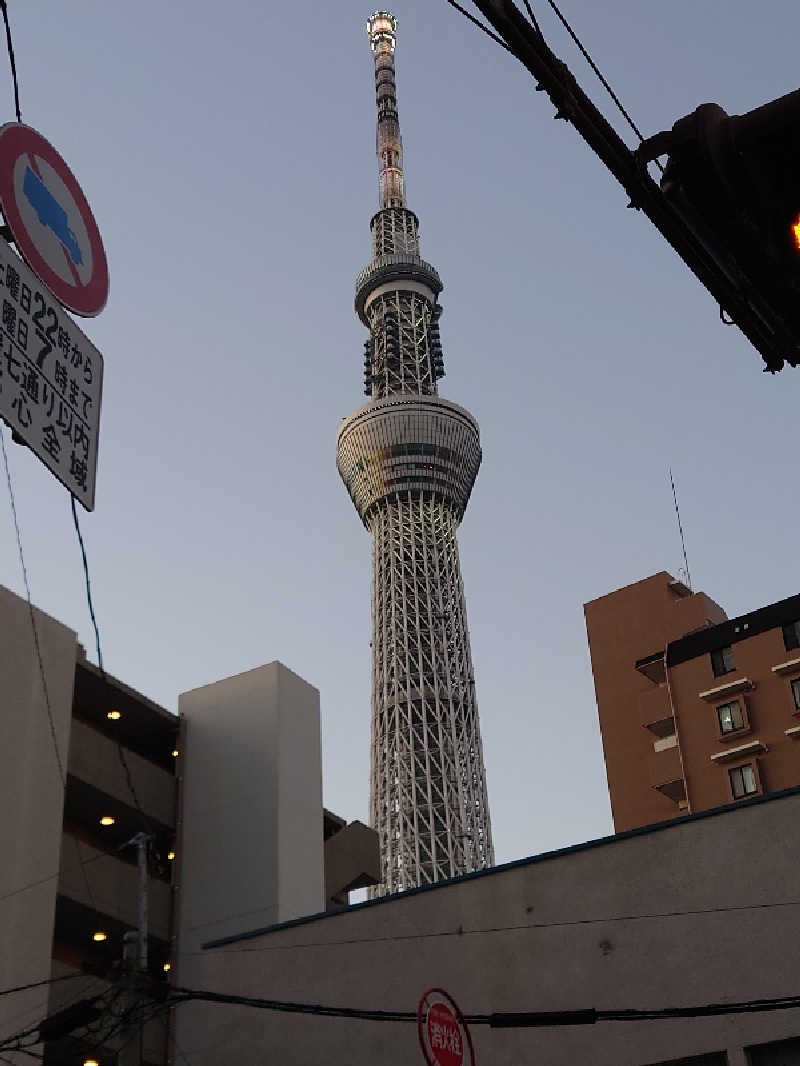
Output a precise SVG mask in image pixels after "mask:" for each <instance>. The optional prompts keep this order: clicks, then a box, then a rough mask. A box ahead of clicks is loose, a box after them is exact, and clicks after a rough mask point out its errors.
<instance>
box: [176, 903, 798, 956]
mask: <svg viewBox="0 0 800 1066" xmlns="http://www.w3.org/2000/svg"><path fill="white" fill-rule="evenodd" d="M356 906H357V905H356ZM797 906H800V900H784V901H782V902H780V903H750V904H743V905H742V906H736V907H708V908H698V909H697V910H686V911H657V912H653V913H649V914H616V915H610V916H609V917H605V918H574V919H571V920H569V921H563V922H528V923H523V924H518V925H494V926H484V927H483V928H480V929H464V928H462V927H461V926H459V927H458V928H456V929H442V930H438V931H437V932H435V933H404V934H401V935H399V936H374V937H352V938H350V939H347V940H318V941H312V942H310V943H305V944H269V945H265V946H259V947H250V948H248V947H241V948H236V947H232V948H227V947H225V946H224V945H220V947H219V948H212V949H211V950H213V951H214V954H217V955H237V954H246V953H248V952H256V953H258V952H267V951H300V950H305V949H307V948H336V947H345V946H349V945H352V944H381V943H397V942H401V941H406V940H407V941H410V940H434V939H439V938H443V937H463V936H479V935H486V934H488V933H523V932H529V931H535V930H539V929H564V928H569V927H573V926H581V925H607V924H611V923H612V922H638V921H647V920H658V921H661V920H662V919H664V918H692V917H700V916H705V915H708V914H730V913H737V912H740V911H756V910H771V909H773V908H778V907H797ZM208 953H209V949H205V950H203V951H186V952H178V954H177V957H178V958H186V957H189V956H204V957H206V958H208Z"/></svg>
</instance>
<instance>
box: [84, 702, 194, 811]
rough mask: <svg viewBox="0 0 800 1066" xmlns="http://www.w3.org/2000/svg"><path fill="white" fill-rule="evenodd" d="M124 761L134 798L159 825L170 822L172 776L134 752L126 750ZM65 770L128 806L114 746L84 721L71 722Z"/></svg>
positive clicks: (129, 800) (122, 770)
mask: <svg viewBox="0 0 800 1066" xmlns="http://www.w3.org/2000/svg"><path fill="white" fill-rule="evenodd" d="M125 760H126V762H127V764H128V767H129V769H130V772H131V777H132V779H133V781H134V782H135V788H136V798H137V800H138V801H139V805H140V807H141V808H142V810H143V811H144V813H145V814H146V815H147V817H148V818H152V819H154V820H155V821H157V822H161V823H162V825H173V823H174V821H175V778H174V776H173V775H172V774H170V773H168V772H167V771H166V770H163V769H162V768H161V767H160V766H156V765H155V763H152V762H151V761H150V760H149V759H144V758H142V756H141V755H137V754H136V752H135V751H130V750H127V751H126V753H125ZM69 773H70V774H72V775H73V776H74V777H77V778H80V780H81V781H86V782H87V783H88V784H90V785H92V786H93V787H94V788H97V789H100V791H101V792H105V793H106V794H107V795H109V796H113V797H114V798H115V799H118V800H119V801H120V802H121V803H125V804H127V805H128V806H130V805H131V804H132V802H133V799H132V796H131V791H130V788H129V786H128V782H127V779H126V776H125V770H124V768H123V766H122V763H121V761H120V758H119V749H118V747H117V745H116V744H115V743H114V741H113V740H110V739H109V738H108V737H105V736H103V734H102V733H99V732H98V731H97V730H96V729H92V727H91V726H89V725H86V724H85V723H84V722H79V721H73V723H72V736H71V739H70V746H69Z"/></svg>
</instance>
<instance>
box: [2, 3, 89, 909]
mask: <svg viewBox="0 0 800 1066" xmlns="http://www.w3.org/2000/svg"><path fill="white" fill-rule="evenodd" d="M0 2H1V0H0ZM0 449H2V452H3V465H4V467H5V472H6V484H7V485H8V498H9V500H10V502H11V516H12V518H13V520H14V531H15V533H16V536H17V551H18V553H19V563H20V567H21V569H22V580H23V583H24V585H25V598H26V600H27V602H28V614H29V616H30V620H31V629H32V631H33V645H34V648H35V650H36V661H37V664H38V667H39V677H40V679H41V682H42V691H43V693H44V705H45V710H46V711H47V722H48V726H49V729H50V738H51V740H52V742H53V751H54V753H55V757H56V763H57V765H58V774H59V777H60V778H61V787H62V789H63V790H64V791H66V788H67V775H66V771H65V769H64V762H63V760H62V758H61V752H60V751H59V749H58V738H57V736H56V726H55V721H54V719H53V708H52V705H51V703H50V690H49V689H48V687H47V677H46V675H45V669H44V661H43V658H42V647H41V643H40V641H39V627H38V626H37V625H36V614H35V612H34V609H33V599H32V597H31V585H30V581H29V579H28V568H27V566H26V565H25V553H24V551H23V549H22V533H21V532H20V528H19V516H18V515H17V503H16V499H15V497H14V486H13V484H12V480H11V467H10V466H9V462H8V452H7V451H6V441H5V435H4V433H3V424H2V421H0ZM75 847H76V849H77V854H78V863H79V865H80V868H81V872H82V874H83V879H84V882H85V884H86V893H87V895H88V897H89V900H90V902H91V904H92V906H93V907H94V897H93V895H92V888H91V885H90V884H89V878H88V877H87V875H86V869H85V867H84V863H83V854H82V852H81V848H80V844H79V843H78V841H77V840H75Z"/></svg>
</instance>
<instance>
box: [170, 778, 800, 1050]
mask: <svg viewBox="0 0 800 1066" xmlns="http://www.w3.org/2000/svg"><path fill="white" fill-rule="evenodd" d="M799 819H800V794H798V793H793V794H790V795H785V796H782V797H776V798H772V799H770V800H767V801H764V802H760V803H756V804H748V805H747V806H742V807H737V808H733V809H730V810H727V811H724V812H722V813H717V814H714V815H708V816H701V817H696V818H693V819H689V820H686V821H681V822H677V823H671V824H669V825H668V826H666V827H664V828H660V829H658V830H651V831H648V832H645V833H640V834H636V835H630V836H628V837H623V838H620V839H616V840H611V841H610V842H603V843H599V844H597V845H594V846H589V847H586V848H584V849H574V850H571V851H569V852H566V853H562V854H560V855H559V854H555V855H553V856H544V857H540V858H539V859H538V860H536V861H533V862H530V863H527V864H524V865H517V866H515V867H510V868H500V869H498V870H497V871H490V872H489V873H487V874H485V875H482V876H478V877H474V878H471V879H464V880H461V881H456V882H453V883H451V884H444V885H440V886H436V887H434V888H432V889H429V890H425V891H420V892H417V893H415V894H409V895H407V896H401V897H399V898H396V899H391V898H390V899H388V900H386V901H381V902H379V903H373V904H367V905H360V906H356V907H352V908H350V909H348V910H345V911H341V912H338V913H334V914H331V915H330V916H327V917H322V918H319V919H315V920H313V921H310V922H307V923H303V924H300V925H294V926H291V927H289V928H283V929H279V930H277V931H275V932H272V933H268V934H265V935H261V936H258V937H255V938H252V939H247V940H240V941H237V942H234V943H231V944H228V945H222V946H220V947H218V948H215V949H212V950H209V951H207V952H205V953H204V955H203V957H202V959H200V960H199V962H198V966H197V969H196V972H195V975H194V985H195V987H199V988H206V989H210V990H214V991H217V992H231V993H237V994H243V995H250V996H258V997H265V998H275V999H280V1000H293V1001H299V1002H307V1003H321V1004H331V1005H338V1006H348V1007H353V1006H357V1007H365V1008H373V1009H375V1008H377V1009H388V1010H398V1009H399V1010H408V1011H415V1010H416V1006H417V1003H418V1000H419V998H420V996H421V995H422V994H423V993H424V992H425V991H426V990H427V989H429V988H432V987H436V986H439V987H442V988H444V989H446V990H447V991H448V992H449V993H450V995H452V996H453V997H454V998H455V1000H456V1002H457V1003H458V1004H459V1006H460V1007H461V1009H462V1010H463V1011H465V1012H467V1013H489V1012H493V1011H515V1010H518V1011H522V1010H564V1009H575V1008H585V1007H595V1008H605V1009H614V1008H632V1007H638V1008H648V1007H651V1008H660V1007H668V1006H673V1007H674V1006H681V1005H699V1004H704V1003H709V1002H718V1001H725V1000H727V1001H742V1000H750V999H756V998H763V997H770V996H782V995H788V994H797V992H798V984H797V973H798V968H797V943H798V940H799V939H800V906H798V891H797V869H798V860H799V859H800V844H798V834H797V824H798V820H799ZM176 1023H177V1027H178V1029H177V1038H178V1043H179V1045H180V1046H181V1048H182V1049H183V1051H184V1052H185V1053H186V1055H187V1056H188V1057H189V1058H190V1060H191V1062H192V1063H193V1066H212V1064H216V1063H218V1062H220V1061H222V1060H223V1059H224V1060H225V1061H234V1062H236V1063H237V1064H238V1066H256V1064H261V1063H263V1062H265V1061H270V1062H280V1063H286V1064H298V1066H300V1064H306V1063H345V1062H346V1063H348V1066H374V1064H375V1063H381V1064H382V1066H409V1064H411V1063H420V1064H422V1063H423V1061H424V1060H423V1058H422V1053H421V1051H420V1050H419V1047H418V1044H417V1033H416V1026H415V1025H414V1024H413V1023H402V1022H397V1023H395V1022H391V1023H386V1022H371V1021H358V1020H347V1019H341V1018H325V1017H313V1016H301V1015H292V1014H285V1013H276V1012H273V1011H263V1010H254V1009H248V1008H245V1007H233V1006H227V1005H210V1004H187V1005H185V1006H181V1007H180V1008H179V1009H178V1011H177V1014H176ZM799 1034H800V1010H792V1011H774V1012H769V1013H760V1014H739V1015H732V1016H728V1017H718V1018H700V1019H681V1020H664V1021H643V1022H613V1023H612V1022H605V1023H599V1024H597V1025H589V1026H574V1027H570V1028H566V1027H559V1028H555V1027H554V1028H547V1029H518V1030H513V1029H509V1030H500V1029H490V1028H489V1027H488V1026H486V1025H481V1026H478V1025H475V1026H473V1027H472V1036H473V1041H474V1044H475V1051H476V1059H477V1062H478V1063H480V1064H483V1066H486V1064H491V1066H522V1064H527V1063H542V1064H545V1063H546V1064H547V1066H575V1064H576V1063H591V1064H592V1066H639V1064H645V1063H648V1064H649V1063H662V1062H670V1061H672V1060H675V1059H681V1058H683V1057H687V1056H692V1055H701V1054H711V1053H715V1052H720V1051H727V1052H728V1061H729V1062H730V1063H731V1064H735V1066H745V1063H746V1061H747V1060H746V1058H745V1053H744V1051H743V1049H744V1048H746V1047H750V1046H752V1045H755V1044H761V1043H764V1042H767V1041H772V1040H781V1039H785V1038H788V1037H794V1036H797V1035H799ZM775 1061H781V1060H775ZM787 1061H788V1060H787Z"/></svg>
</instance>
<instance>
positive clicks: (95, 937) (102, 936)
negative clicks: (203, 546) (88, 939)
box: [92, 929, 108, 943]
mask: <svg viewBox="0 0 800 1066" xmlns="http://www.w3.org/2000/svg"><path fill="white" fill-rule="evenodd" d="M92 940H96V941H97V942H98V943H99V942H100V941H101V940H108V933H104V932H103V931H102V930H100V929H98V931H97V932H96V933H93V934H92Z"/></svg>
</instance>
